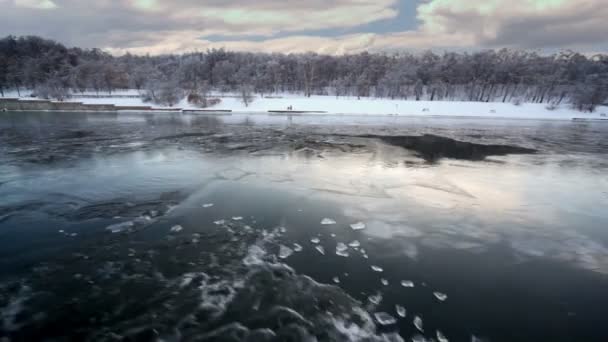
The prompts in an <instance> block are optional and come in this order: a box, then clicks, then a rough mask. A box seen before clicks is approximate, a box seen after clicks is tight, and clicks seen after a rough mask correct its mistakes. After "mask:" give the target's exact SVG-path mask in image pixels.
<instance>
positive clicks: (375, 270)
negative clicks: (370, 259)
mask: <svg viewBox="0 0 608 342" xmlns="http://www.w3.org/2000/svg"><path fill="white" fill-rule="evenodd" d="M371 268H372V271H374V272H384V269H383V268H382V267H380V266H376V265H372V266H371Z"/></svg>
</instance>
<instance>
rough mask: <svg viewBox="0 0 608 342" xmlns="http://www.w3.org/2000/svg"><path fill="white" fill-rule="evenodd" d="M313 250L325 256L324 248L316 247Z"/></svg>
mask: <svg viewBox="0 0 608 342" xmlns="http://www.w3.org/2000/svg"><path fill="white" fill-rule="evenodd" d="M315 249H316V250H317V251H319V253H321V254H323V255H325V248H323V246H317V247H315Z"/></svg>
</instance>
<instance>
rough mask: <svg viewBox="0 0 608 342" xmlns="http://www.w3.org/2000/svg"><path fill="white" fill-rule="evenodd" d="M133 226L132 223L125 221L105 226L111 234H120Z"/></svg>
mask: <svg viewBox="0 0 608 342" xmlns="http://www.w3.org/2000/svg"><path fill="white" fill-rule="evenodd" d="M133 226H134V223H133V221H127V222H122V223H116V224H113V225H110V226H107V227H106V229H107V230H109V231H110V232H112V233H120V232H122V231H125V230H127V229H129V228H132V227H133Z"/></svg>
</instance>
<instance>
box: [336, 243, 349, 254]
mask: <svg viewBox="0 0 608 342" xmlns="http://www.w3.org/2000/svg"><path fill="white" fill-rule="evenodd" d="M347 249H348V246H346V245H345V244H344V243H342V242H338V244H337V245H336V251H337V252H343V251H345V250H347Z"/></svg>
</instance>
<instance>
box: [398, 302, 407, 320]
mask: <svg viewBox="0 0 608 342" xmlns="http://www.w3.org/2000/svg"><path fill="white" fill-rule="evenodd" d="M395 311H397V315H398V316H399V317H401V318H404V317H405V316H406V315H407V313H406V311H405V308H404V307H403V306H401V305H399V304H397V305H395Z"/></svg>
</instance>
